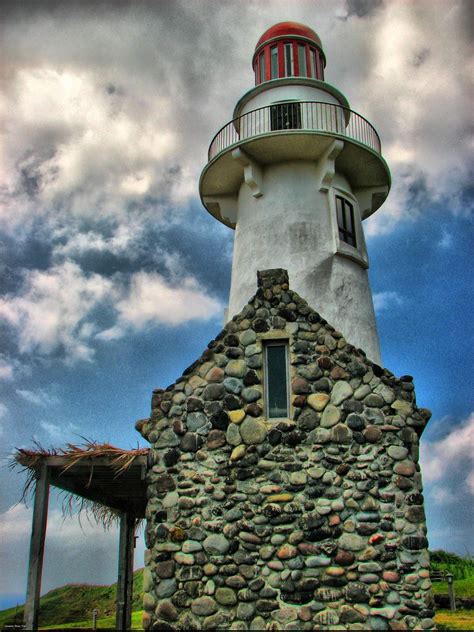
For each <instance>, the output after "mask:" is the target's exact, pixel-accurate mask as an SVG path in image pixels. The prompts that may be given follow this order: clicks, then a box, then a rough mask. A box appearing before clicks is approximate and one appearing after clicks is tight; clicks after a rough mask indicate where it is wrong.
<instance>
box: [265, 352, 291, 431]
mask: <svg viewBox="0 0 474 632" xmlns="http://www.w3.org/2000/svg"><path fill="white" fill-rule="evenodd" d="M286 350H287V347H286V345H284V344H281V345H280V344H278V345H267V346H266V347H265V351H266V366H265V370H266V395H267V397H266V401H267V416H268V418H269V419H272V418H273V419H274V418H277V417H288V377H287V373H288V372H287V352H286Z"/></svg>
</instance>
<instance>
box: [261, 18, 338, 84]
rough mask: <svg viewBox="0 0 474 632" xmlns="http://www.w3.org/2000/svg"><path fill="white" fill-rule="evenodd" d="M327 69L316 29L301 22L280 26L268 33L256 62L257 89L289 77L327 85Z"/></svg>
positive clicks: (270, 29) (262, 42) (262, 38)
mask: <svg viewBox="0 0 474 632" xmlns="http://www.w3.org/2000/svg"><path fill="white" fill-rule="evenodd" d="M325 65H326V58H325V56H324V52H323V48H322V44H321V40H320V39H319V37H318V36H317V34H316V33H315V32H314V31H313V29H310V28H309V27H307V26H305V25H304V24H299V23H298V22H279V23H278V24H275V25H274V26H272V27H270V28H269V29H267V30H266V31H265V33H264V34H263V35H262V37H261V38H260V39H259V40H258V42H257V46H256V47H255V53H254V55H253V60H252V66H253V69H254V73H255V85H259V84H260V83H263V82H264V81H270V80H271V79H282V78H286V77H306V78H309V79H319V80H320V81H324V67H325Z"/></svg>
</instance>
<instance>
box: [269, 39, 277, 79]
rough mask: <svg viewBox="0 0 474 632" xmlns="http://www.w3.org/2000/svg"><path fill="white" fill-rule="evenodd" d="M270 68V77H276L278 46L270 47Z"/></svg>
mask: <svg viewBox="0 0 474 632" xmlns="http://www.w3.org/2000/svg"><path fill="white" fill-rule="evenodd" d="M270 69H271V76H270V78H271V79H278V46H272V48H271V49H270Z"/></svg>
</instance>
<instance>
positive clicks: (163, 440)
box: [155, 428, 179, 448]
mask: <svg viewBox="0 0 474 632" xmlns="http://www.w3.org/2000/svg"><path fill="white" fill-rule="evenodd" d="M177 445H179V437H178V435H177V434H175V433H174V432H173V430H171V428H165V430H162V431H161V432H160V435H159V437H158V441H157V442H156V444H155V447H157V448H172V447H174V446H177Z"/></svg>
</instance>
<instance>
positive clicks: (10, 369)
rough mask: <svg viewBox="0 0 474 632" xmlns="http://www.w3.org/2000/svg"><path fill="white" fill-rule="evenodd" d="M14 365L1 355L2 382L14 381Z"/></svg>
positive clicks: (0, 374) (0, 370)
mask: <svg viewBox="0 0 474 632" xmlns="http://www.w3.org/2000/svg"><path fill="white" fill-rule="evenodd" d="M13 373H14V363H13V361H11V360H9V359H8V358H7V357H6V356H4V355H3V354H2V355H0V380H5V381H6V382H10V381H11V380H13Z"/></svg>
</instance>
